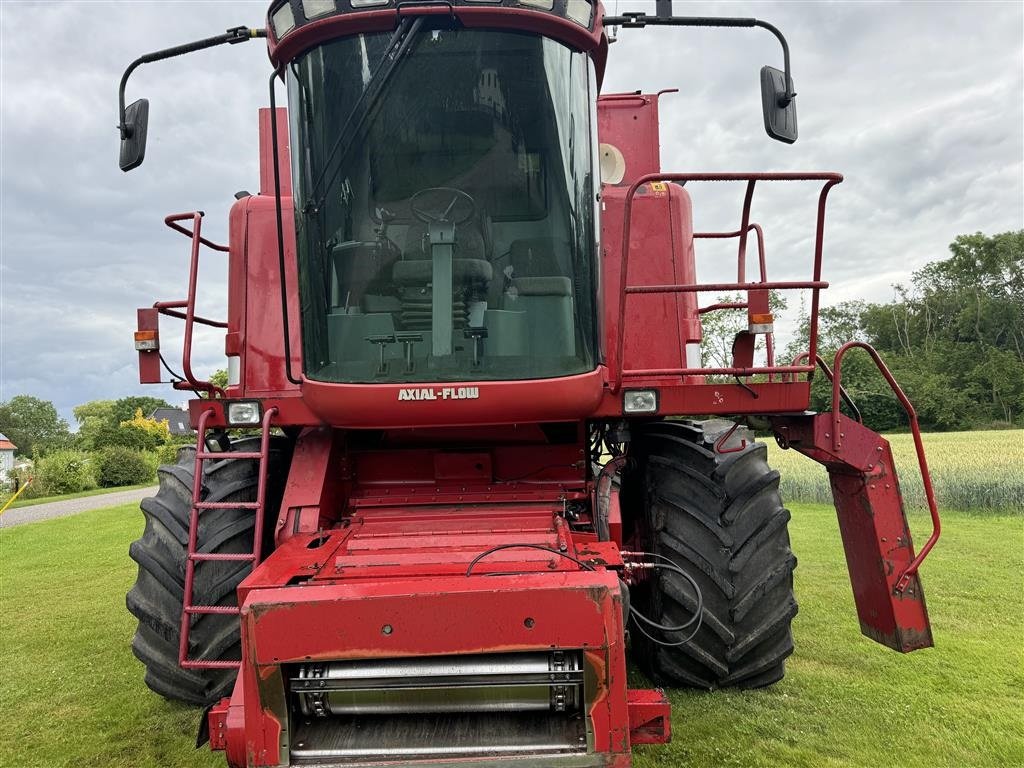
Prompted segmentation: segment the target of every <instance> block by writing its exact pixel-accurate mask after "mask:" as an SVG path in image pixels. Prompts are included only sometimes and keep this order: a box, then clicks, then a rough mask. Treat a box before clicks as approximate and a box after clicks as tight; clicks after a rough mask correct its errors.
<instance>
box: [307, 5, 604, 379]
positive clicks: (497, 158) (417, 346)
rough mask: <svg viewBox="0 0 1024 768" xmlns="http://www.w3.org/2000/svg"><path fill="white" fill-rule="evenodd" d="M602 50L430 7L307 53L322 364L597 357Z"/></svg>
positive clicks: (449, 374) (317, 355)
mask: <svg viewBox="0 0 1024 768" xmlns="http://www.w3.org/2000/svg"><path fill="white" fill-rule="evenodd" d="M589 66H590V63H589V60H588V58H587V56H586V55H585V54H581V53H575V52H573V51H571V50H570V49H568V48H566V47H565V46H563V45H562V44H560V43H557V42H555V41H553V40H549V39H546V38H542V37H538V36H536V35H528V34H522V33H516V32H505V31H491V30H462V29H459V30H451V29H431V28H428V27H426V26H425V25H424V24H423V21H422V20H417V21H414V22H408V21H406V22H404V23H403V25H402V26H401V27H400V28H399V30H398V31H397V32H396V33H394V34H391V33H385V34H372V35H359V36H355V37H349V38H345V39H342V40H337V41H334V42H331V43H329V44H326V45H323V46H320V47H317V48H314V49H312V50H310V51H309V52H307V53H306V54H304V55H303V56H302V57H300V58H299V59H297V60H296V61H295V62H293V63H292V64H291V65H290V68H289V76H288V85H289V103H290V109H289V113H290V120H291V132H292V143H291V146H292V158H293V160H292V168H293V172H294V177H295V179H294V182H295V183H294V189H295V210H296V225H297V237H298V258H299V282H300V292H301V293H300V295H301V306H302V329H303V340H304V351H303V359H304V361H305V373H306V375H307V376H308V377H309V378H311V379H317V380H321V381H333V382H406V381H409V382H416V381H419V382H426V381H472V380H478V379H479V380H502V379H530V378H548V377H554V376H565V375H570V374H576V373H583V372H585V371H589V370H592V369H593V368H594V365H595V362H594V358H595V353H594V348H595V308H594V294H595V286H594V274H595V272H596V253H595V245H594V229H595V222H594V192H595V190H594V189H593V179H592V168H591V135H592V130H591V125H590V100H591V99H593V98H596V94H592V93H590V85H589V78H588V67H589Z"/></svg>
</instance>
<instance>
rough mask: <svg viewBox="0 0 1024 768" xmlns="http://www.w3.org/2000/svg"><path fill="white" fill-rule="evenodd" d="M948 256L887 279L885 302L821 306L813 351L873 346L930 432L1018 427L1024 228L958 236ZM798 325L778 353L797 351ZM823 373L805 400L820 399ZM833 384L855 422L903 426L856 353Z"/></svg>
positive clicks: (824, 403)
mask: <svg viewBox="0 0 1024 768" xmlns="http://www.w3.org/2000/svg"><path fill="white" fill-rule="evenodd" d="M949 250H950V256H949V257H948V258H945V259H942V260H939V261H934V262H931V263H929V264H927V265H926V266H925V267H923V268H922V269H920V270H918V271H917V272H914V273H913V275H912V277H911V279H910V282H909V284H907V285H897V286H895V295H894V297H893V300H892V301H889V302H885V303H874V302H866V301H847V302H843V303H841V304H839V305H837V306H834V307H828V308H825V309H822V310H821V313H820V321H819V349H820V353H821V355H822V357H823V358H824V359H825V360H826V362H829V363H830V364H831V359H832V355H833V354H834V353H835V351H836V349H838V347H839V346H840V345H841V344H843V343H844V342H846V341H853V340H857V341H865V342H867V343H869V344H871V345H872V346H873V347H875V349H877V350H878V351H879V352H880V353H881V355H882V358H883V359H884V360H885V362H886V364H887V365H888V366H889V368H890V369H891V370H892V372H893V374H894V375H895V377H896V380H897V381H898V382H899V383H900V385H901V386H902V387H903V389H904V391H905V392H906V393H907V395H908V397H909V398H910V400H911V402H912V403H913V404H914V407H915V409H916V410H917V414H918V418H919V420H920V422H921V425H922V427H923V428H924V429H927V430H933V431H943V430H961V429H977V428H988V427H1010V426H1018V427H1019V426H1024V230H1019V231H1014V232H1004V233H1002V234H998V235H992V236H987V235H983V234H981V233H980V232H979V233H976V234H973V235H961V236H959V237H957V238H956V239H955V240H954V241H953V243H951V244H950V246H949ZM807 335H808V324H807V321H806V320H805V322H804V324H803V326H802V328H801V332H800V335H799V336H800V337H799V338H798V340H797V341H796V342H794V344H792V345H790V348H789V349H788V350H787V352H796V350H797V349H799V350H800V351H803V350H805V349H806V348H807V347H806V344H807V341H806V340H807ZM824 378H825V377H824V376H821V375H819V376H817V378H816V379H815V382H814V385H813V387H812V408H814V409H815V410H824V409H827V408H828V407H830V404H829V400H830V389H829V387H828V382H827V381H825V380H824ZM843 382H844V386H845V387H846V388H847V390H849V391H850V393H851V395H853V398H854V399H855V400H856V402H857V404H858V406H859V408H860V409H861V411H862V413H863V415H864V418H865V421H866V422H867V423H868V424H870V425H871V426H872V427H874V428H876V429H881V430H894V429H899V428H901V427H905V426H906V425H907V419H906V417H905V416H904V414H903V410H902V408H901V407H900V406H899V404H898V402H897V401H896V399H895V398H894V397H893V395H892V393H891V391H890V390H889V387H888V386H887V385H886V384H885V382H884V380H883V379H882V377H881V376H880V374H879V373H878V372H877V370H876V369H875V367H874V364H873V363H872V362H871V361H870V359H869V358H868V356H867V355H866V354H863V353H861V352H858V351H856V350H851V352H850V353H848V354H847V355H846V356H845V357H844V358H843Z"/></svg>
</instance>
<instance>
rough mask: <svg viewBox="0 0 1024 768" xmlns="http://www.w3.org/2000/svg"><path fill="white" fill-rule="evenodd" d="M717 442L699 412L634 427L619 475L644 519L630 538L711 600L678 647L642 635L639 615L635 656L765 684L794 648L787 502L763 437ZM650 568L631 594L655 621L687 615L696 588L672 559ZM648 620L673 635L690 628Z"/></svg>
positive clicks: (628, 504) (730, 684)
mask: <svg viewBox="0 0 1024 768" xmlns="http://www.w3.org/2000/svg"><path fill="white" fill-rule="evenodd" d="M709 424H710V423H709ZM718 424H719V425H720V424H721V422H719V423H718ZM727 427H728V424H727V425H726V428H727ZM709 434H710V430H709ZM718 434H720V427H719V432H718ZM714 436H715V437H717V434H715V435H714ZM730 445H732V441H731V440H730ZM713 446H714V441H713V440H712V439H711V438H710V437H709V436H708V435H706V433H705V428H704V425H702V424H699V423H692V422H689V423H688V422H668V421H666V422H659V423H656V424H650V425H647V426H645V427H643V428H642V429H641V430H639V431H638V433H637V434H635V435H634V440H633V444H632V446H631V448H630V453H631V455H633V456H634V457H635V459H636V460H635V461H634V462H631V464H630V465H628V466H629V468H628V469H627V472H626V474H625V476H624V477H623V504H624V509H627V510H630V514H632V515H633V516H635V519H636V520H637V527H636V529H635V530H636V536H635V538H634V541H636V542H637V543H638V544H639V545H640V546H641V547H643V548H644V549H645V550H646V551H649V552H655V553H657V554H659V555H663V556H664V557H667V558H669V559H670V560H671V561H672V562H673V563H675V564H676V565H677V566H679V567H680V568H681V569H682V570H683V571H685V572H686V573H688V574H689V575H690V576H692V577H693V578H694V579H695V580H696V582H697V584H698V585H699V586H700V590H701V593H702V595H703V598H704V611H703V622H702V624H701V627H700V629H699V631H698V632H697V634H696V635H695V636H694V637H693V639H692V640H690V641H689V642H687V643H685V644H683V645H680V646H676V647H666V646H661V645H658V644H656V643H654V642H652V641H651V640H650V639H648V638H646V637H644V636H643V634H642V633H641V632H639V631H637V624H636V620H635V619H634V620H633V621H632V622H631V625H630V626H631V628H632V632H631V633H630V635H631V639H632V641H633V651H634V653H633V656H634V659H635V661H636V662H637V663H638V664H639V665H640V667H641V668H642V669H643V670H644V671H645V672H646V673H647V674H648V675H650V676H651V677H652V678H653V679H654V680H655V681H656V682H658V683H660V684H664V685H670V686H678V687H689V688H699V689H705V690H711V689H714V688H760V687H763V686H767V685H771V684H772V683H775V682H777V681H779V680H781V679H782V677H783V674H784V673H785V659H786V657H787V656H789V655H790V654H791V653H792V652H793V638H792V633H791V631H790V624H791V622H792V619H793V617H794V616H795V615H796V612H797V604H796V600H795V599H794V598H793V569H794V568H795V567H796V558H795V557H794V556H793V552H792V550H791V549H790V544H789V531H788V523H789V518H790V514H789V511H788V510H787V509H785V508H784V507H783V505H782V499H781V497H780V496H779V473H778V472H776V471H774V470H772V469H771V468H770V467H769V466H768V463H767V461H766V457H767V447H766V446H765V445H764V443H758V442H753V441H751V442H749V443H748V444H747V446H746V447H745V448H744V449H743V450H741V451H738V452H735V453H716V452H715V451H714V448H713ZM653 573H654V574H656V575H655V576H654V577H653V578H652V579H650V580H649V581H648V582H647V583H646V585H638V586H637V587H636V588H635V589H634V590H633V593H632V596H631V597H632V600H633V604H634V606H635V607H636V608H638V609H639V610H640V611H641V612H642V613H643V614H644V615H645V616H647V617H649V618H650V619H652V620H654V621H655V622H657V623H659V624H663V625H679V624H682V623H683V622H685V621H686V620H688V619H689V618H690V617H691V616H692V615H693V612H694V610H695V609H696V600H695V595H694V592H693V588H692V587H691V586H690V585H689V584H688V583H687V582H686V581H685V580H684V579H683V578H682V577H680V576H679V575H678V574H675V573H672V572H671V571H667V570H660V571H654V572H653ZM644 628H645V629H648V630H649V631H650V634H651V635H652V636H653V637H655V638H657V639H659V640H668V641H677V640H680V639H682V638H684V637H685V636H686V635H687V634H689V632H690V631H691V630H689V629H687V630H685V631H683V632H674V633H667V634H666V633H663V632H660V631H657V630H651V629H650V628H649V627H647V626H645V627H644Z"/></svg>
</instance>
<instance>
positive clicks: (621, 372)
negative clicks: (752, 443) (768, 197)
mask: <svg viewBox="0 0 1024 768" xmlns="http://www.w3.org/2000/svg"><path fill="white" fill-rule="evenodd" d="M842 180H843V177H842V175H841V174H838V173H649V174H645V175H643V176H641V177H640V178H638V179H637V180H636V181H634V182H633V183H632V184H631V185H630V187H629V190H628V191H627V192H626V196H625V200H624V208H623V224H622V250H621V261H620V263H619V297H618V307H617V309H618V312H617V313H616V314H617V316H618V317H619V323H618V327H617V329H616V344H615V365H614V366H613V367H612V381H611V382H610V387H611V390H612V391H613V392H617V391H618V390H619V389H620V388H621V386H622V380H623V378H624V377H626V376H633V377H639V376H653V375H666V376H667V375H679V376H687V375H702V374H705V375H714V374H722V375H731V376H750V375H754V374H760V373H765V374H768V375H769V376H771V375H774V374H781V373H810V372H812V371H814V370H815V365H803V366H793V365H790V366H779V365H775V364H774V360H772V361H771V363H770V364H769V365H768V366H760V367H751V368H736V367H725V368H691V367H681V368H662V369H626V368H625V308H626V297H627V296H629V295H631V294H662V295H664V294H673V293H701V292H706V291H737V290H746V291H750V290H794V289H810V290H811V291H812V295H811V318H810V338H809V357H808V359H809V360H812V359H815V358H817V354H818V306H819V293H820V291H821V290H822V289H823V288H827V287H828V283H827V282H824V281H822V279H821V261H822V242H823V235H824V227H825V202H826V199H827V197H828V192H829V190H830V189H831V188H832V187H834V186H835V185H836V184H839V183H841V182H842ZM655 181H674V182H684V183H685V182H688V181H745V182H747V187H746V191H745V194H744V199H743V215H742V221H741V224H740V228H739V229H738V230H736V232H734V233H700V235H701V236H704V237H722V238H724V237H730V236H731V237H737V236H738V237H739V238H740V243H739V248H738V251H739V253H738V267H737V271H738V275H737V276H738V277H739V278H740V279H739V280H737V282H735V283H692V284H682V285H644V286H630V285H627V283H626V278H627V276H628V268H629V250H630V230H631V224H632V211H633V200H634V198H635V196H636V193H637V191H638V190H639V189H640V188H641V187H643V186H644V185H645V184H650V183H651V182H655ZM758 181H822V182H824V184H823V185H822V188H821V191H820V192H819V195H818V211H817V220H816V226H815V241H814V269H813V277H812V279H811V280H806V281H775V282H770V281H767V280H765V279H764V272H763V269H764V265H763V261H762V280H761V282H757V283H750V282H746V281H745V280H744V279H743V277H745V266H744V264H745V257H746V243H747V235H748V233H749V232H750V230H751V229H754V231H755V232H756V233H757V235H758V244H759V246H760V251H761V258H762V260H763V258H764V239H763V232H761V228H760V227H759V226H758V225H756V224H752V223H751V222H750V206H751V202H752V200H753V195H754V186H755V184H756V183H757V182H758ZM698 236H699V235H698V234H695V235H694V237H698ZM740 270H744V271H740ZM726 308H731V309H739V308H741V307H726V306H723V305H712V306H711V307H709V308H707V309H706V310H705V311H712V310H713V309H726ZM699 311H700V310H698V312H699Z"/></svg>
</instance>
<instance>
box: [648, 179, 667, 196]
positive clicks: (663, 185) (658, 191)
mask: <svg viewBox="0 0 1024 768" xmlns="http://www.w3.org/2000/svg"><path fill="white" fill-rule="evenodd" d="M651 192H653V193H654V196H655V197H665V195H667V194H668V183H667V182H664V181H652V182H651Z"/></svg>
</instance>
